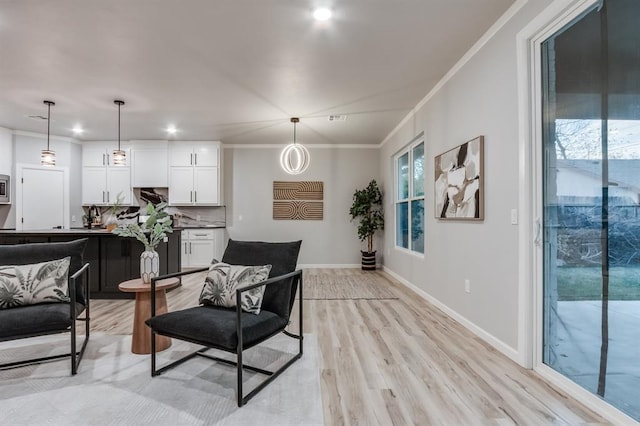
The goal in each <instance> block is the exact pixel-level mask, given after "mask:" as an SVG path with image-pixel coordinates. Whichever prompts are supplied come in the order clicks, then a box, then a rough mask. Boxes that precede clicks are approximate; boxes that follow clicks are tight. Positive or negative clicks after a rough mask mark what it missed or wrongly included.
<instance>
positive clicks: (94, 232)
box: [0, 229, 181, 299]
mask: <svg viewBox="0 0 640 426" xmlns="http://www.w3.org/2000/svg"><path fill="white" fill-rule="evenodd" d="M79 238H88V239H89V241H88V242H87V247H86V248H85V251H84V261H85V262H89V263H90V264H91V298H92V299H127V298H133V294H132V293H123V292H121V291H119V290H118V284H120V283H121V282H123V281H128V280H131V279H134V278H139V277H140V254H142V252H143V251H144V245H143V244H142V243H141V242H139V241H138V240H136V239H135V238H124V237H119V236H117V235H114V234H112V233H110V232H107V231H106V230H105V229H48V230H41V231H40V230H37V231H16V230H0V244H26V243H47V242H61V241H71V240H76V239H79ZM180 242H181V239H180V232H173V233H171V234H169V235H168V240H167V241H166V242H162V243H160V244H159V245H158V247H157V248H156V251H157V252H158V255H159V256H160V274H161V275H164V274H168V273H173V272H180V263H181V257H180V256H181V250H180Z"/></svg>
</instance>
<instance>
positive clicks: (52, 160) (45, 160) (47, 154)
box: [40, 101, 56, 167]
mask: <svg viewBox="0 0 640 426" xmlns="http://www.w3.org/2000/svg"><path fill="white" fill-rule="evenodd" d="M43 102H44V103H45V104H46V105H47V149H43V150H42V151H41V152H40V164H42V165H43V166H50V167H53V166H55V165H56V153H55V151H52V150H51V149H50V147H49V138H50V134H51V105H55V102H52V101H43Z"/></svg>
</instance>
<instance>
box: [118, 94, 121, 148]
mask: <svg viewBox="0 0 640 426" xmlns="http://www.w3.org/2000/svg"><path fill="white" fill-rule="evenodd" d="M121 105H122V104H121V103H120V102H118V151H120V106H121Z"/></svg>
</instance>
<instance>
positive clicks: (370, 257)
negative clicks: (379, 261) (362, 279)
mask: <svg viewBox="0 0 640 426" xmlns="http://www.w3.org/2000/svg"><path fill="white" fill-rule="evenodd" d="M360 252H361V253H362V270H363V271H375V270H376V252H375V251H372V252H368V251H360Z"/></svg>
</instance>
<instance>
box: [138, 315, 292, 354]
mask: <svg viewBox="0 0 640 426" xmlns="http://www.w3.org/2000/svg"><path fill="white" fill-rule="evenodd" d="M241 315H242V343H243V345H242V346H243V348H249V347H251V346H253V345H254V344H257V343H260V342H261V341H263V340H264V339H266V338H267V337H270V336H271V335H273V334H275V333H277V332H279V331H281V330H284V328H285V327H286V326H287V324H288V321H287V320H285V319H283V318H282V317H280V316H278V315H276V314H274V313H272V312H269V311H265V310H262V311H261V312H260V313H259V314H258V315H254V314H250V313H246V312H242V314H241ZM145 322H146V324H147V325H148V326H149V327H151V328H152V329H153V330H154V331H156V332H157V333H160V334H163V335H166V336H173V337H177V338H182V339H185V340H190V341H192V342H196V343H199V344H202V345H206V346H211V347H216V348H221V349H225V350H228V351H231V352H235V349H236V348H237V345H238V333H237V329H236V310H235V309H228V308H220V307H217V306H198V307H194V308H189V309H184V310H181V311H176V312H169V313H166V314H163V315H160V316H157V317H153V318H149V319H148V320H146V321H145Z"/></svg>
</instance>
